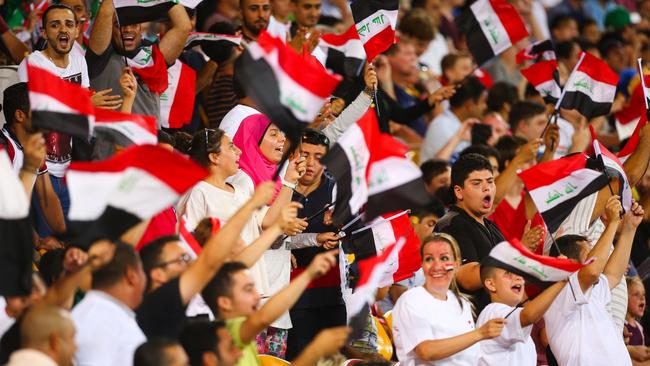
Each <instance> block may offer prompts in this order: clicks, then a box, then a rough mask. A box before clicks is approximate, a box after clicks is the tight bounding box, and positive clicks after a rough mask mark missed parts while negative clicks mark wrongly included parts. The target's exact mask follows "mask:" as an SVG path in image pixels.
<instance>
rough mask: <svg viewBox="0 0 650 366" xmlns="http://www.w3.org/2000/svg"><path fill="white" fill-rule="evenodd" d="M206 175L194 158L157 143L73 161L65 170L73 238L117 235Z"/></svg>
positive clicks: (87, 241)
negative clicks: (99, 158) (106, 156)
mask: <svg viewBox="0 0 650 366" xmlns="http://www.w3.org/2000/svg"><path fill="white" fill-rule="evenodd" d="M161 162H164V164H161ZM207 175H208V173H207V171H206V170H205V169H203V168H202V167H200V166H198V165H197V164H196V163H194V162H192V161H191V160H189V159H187V158H185V157H184V156H182V155H180V154H177V153H174V152H171V151H168V150H166V149H164V148H162V147H159V146H156V145H139V146H132V147H130V148H128V149H126V150H125V151H124V152H122V153H120V154H118V155H115V156H114V157H112V158H110V159H108V160H104V161H98V162H92V163H72V164H71V165H70V169H69V170H68V172H67V174H66V179H67V183H68V189H69V191H70V214H69V218H70V225H69V231H71V233H70V234H71V240H73V242H77V243H79V244H81V245H86V244H90V243H91V242H92V241H94V240H97V239H100V238H108V239H112V240H114V239H117V238H119V237H120V235H122V234H123V233H124V232H125V231H127V230H128V229H129V228H131V227H132V226H134V225H136V224H137V223H139V222H140V221H142V220H146V219H148V218H150V217H152V216H154V215H156V214H157V213H159V212H160V211H162V210H164V209H165V208H167V207H169V206H170V205H172V204H173V203H174V202H176V201H177V200H178V199H179V197H180V196H181V195H183V194H184V193H185V192H186V191H187V190H189V189H190V188H192V187H193V186H194V185H195V184H196V183H197V182H198V181H200V180H201V179H203V178H205V177H206V176H207Z"/></svg>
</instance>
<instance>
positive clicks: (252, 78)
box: [237, 31, 341, 143]
mask: <svg viewBox="0 0 650 366" xmlns="http://www.w3.org/2000/svg"><path fill="white" fill-rule="evenodd" d="M237 62H238V65H237V67H238V68H239V67H241V68H242V70H243V73H242V80H239V83H240V84H241V85H242V86H243V87H244V88H245V89H246V94H247V95H248V96H250V97H251V98H252V99H253V100H254V101H255V102H256V103H257V106H258V107H259V110H260V111H262V112H263V113H264V114H265V115H266V116H267V117H268V118H269V119H270V120H271V121H273V123H275V124H276V125H277V126H278V127H280V129H281V130H282V131H284V132H285V133H286V134H287V137H288V138H289V139H291V141H293V142H294V143H297V141H298V139H299V137H300V131H301V130H302V127H303V126H304V125H305V124H308V123H312V122H313V121H314V120H315V119H316V117H317V115H318V113H319V112H320V109H321V108H322V107H323V105H324V104H325V101H326V100H327V98H329V97H330V95H331V93H332V91H334V89H335V88H336V86H337V85H338V84H339V83H340V81H341V78H340V77H338V76H336V75H333V74H330V73H328V72H327V71H326V70H325V69H324V68H323V67H322V65H320V64H319V63H318V61H316V60H310V59H308V58H303V57H302V56H301V55H298V54H297V53H296V52H295V51H294V50H292V49H291V48H289V47H288V46H287V45H285V44H284V43H283V42H282V40H280V39H279V38H274V37H272V36H270V35H269V34H268V33H267V32H265V31H264V32H262V34H260V36H259V38H258V39H257V43H252V44H251V45H249V47H248V48H247V49H246V51H245V52H244V54H243V55H242V57H240V58H239V59H238V60H237Z"/></svg>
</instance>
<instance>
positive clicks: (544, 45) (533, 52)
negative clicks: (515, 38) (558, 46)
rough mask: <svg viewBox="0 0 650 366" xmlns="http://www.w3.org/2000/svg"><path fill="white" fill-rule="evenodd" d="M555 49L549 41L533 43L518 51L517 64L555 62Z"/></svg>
mask: <svg viewBox="0 0 650 366" xmlns="http://www.w3.org/2000/svg"><path fill="white" fill-rule="evenodd" d="M556 59H557V57H556V56H555V48H554V47H553V42H551V40H550V39H545V40H543V41H539V42H535V43H533V44H531V45H529V46H528V47H526V48H525V49H523V50H521V51H519V53H517V56H516V61H517V64H523V63H524V62H525V61H533V60H534V61H535V62H541V61H555V60H556Z"/></svg>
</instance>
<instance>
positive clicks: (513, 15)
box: [490, 0, 528, 45]
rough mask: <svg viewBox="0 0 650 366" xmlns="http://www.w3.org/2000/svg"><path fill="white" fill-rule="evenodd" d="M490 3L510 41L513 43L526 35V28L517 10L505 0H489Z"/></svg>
mask: <svg viewBox="0 0 650 366" xmlns="http://www.w3.org/2000/svg"><path fill="white" fill-rule="evenodd" d="M490 5H491V6H492V9H494V12H495V13H496V14H497V16H498V17H499V20H501V24H503V27H504V28H505V29H506V32H508V38H510V42H511V43H512V44H513V45H514V44H515V43H517V41H519V40H520V39H522V38H524V37H527V36H528V30H526V26H525V25H524V22H523V20H522V19H521V16H520V15H519V13H518V12H517V10H516V9H515V8H514V6H512V4H510V3H509V2H507V1H505V0H490Z"/></svg>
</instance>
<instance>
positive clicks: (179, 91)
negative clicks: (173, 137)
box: [160, 60, 196, 128]
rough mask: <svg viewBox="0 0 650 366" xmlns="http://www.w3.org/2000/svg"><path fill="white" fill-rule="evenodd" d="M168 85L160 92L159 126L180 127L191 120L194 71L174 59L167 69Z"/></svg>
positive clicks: (194, 81)
mask: <svg viewBox="0 0 650 366" xmlns="http://www.w3.org/2000/svg"><path fill="white" fill-rule="evenodd" d="M167 77H168V80H169V81H168V85H169V86H168V87H167V89H166V90H165V91H164V92H163V93H162V94H160V126H161V127H166V128H181V127H183V126H184V125H187V124H189V123H190V122H191V121H192V113H194V100H195V98H194V96H195V95H196V71H194V69H192V68H191V67H189V66H187V65H185V64H184V63H182V62H181V61H179V60H176V62H175V63H174V65H172V66H171V67H170V68H169V69H168V70H167Z"/></svg>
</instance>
